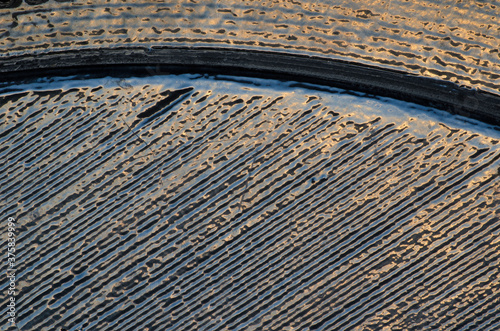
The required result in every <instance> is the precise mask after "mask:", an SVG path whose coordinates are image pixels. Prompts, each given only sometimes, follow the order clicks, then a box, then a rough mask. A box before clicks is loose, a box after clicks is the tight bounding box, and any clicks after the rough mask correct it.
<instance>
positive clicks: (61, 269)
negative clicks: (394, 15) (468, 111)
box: [0, 75, 500, 330]
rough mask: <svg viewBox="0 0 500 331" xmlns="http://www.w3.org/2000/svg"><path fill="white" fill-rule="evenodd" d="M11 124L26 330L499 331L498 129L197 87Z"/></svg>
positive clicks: (341, 98) (7, 116) (3, 137)
mask: <svg viewBox="0 0 500 331" xmlns="http://www.w3.org/2000/svg"><path fill="white" fill-rule="evenodd" d="M0 121H1V129H0V157H1V159H2V160H3V162H2V163H1V164H0V166H1V172H0V174H1V175H0V181H1V183H2V188H1V190H0V214H1V215H11V214H12V215H15V216H16V218H17V219H18V223H19V227H18V229H17V231H18V232H17V233H18V238H17V242H18V244H17V245H18V247H17V248H18V265H17V268H18V288H19V290H20V293H19V294H18V296H17V300H18V306H17V308H18V312H19V316H18V326H19V327H20V329H21V330H55V329H57V328H58V327H66V328H68V329H71V330H78V329H80V328H83V329H85V330H143V329H148V330H236V329H244V330H262V329H265V330H317V329H324V330H344V329H346V330H347V329H348V330H382V329H383V330H423V329H426V330H436V329H442V330H497V329H498V327H499V323H500V313H499V311H498V300H499V294H500V282H499V279H500V271H499V268H498V265H499V262H500V260H499V259H500V256H499V254H500V222H499V209H500V203H499V201H500V199H499V195H500V181H499V178H500V177H499V171H500V153H499V149H500V136H499V134H498V131H494V130H491V129H489V128H488V127H487V126H485V125H483V124H481V123H476V122H470V123H468V122H464V121H463V120H461V119H460V118H457V117H451V116H449V115H447V114H446V113H442V112H439V111H431V110H428V109H424V108H423V107H420V106H415V105H412V104H408V103H404V102H400V101H394V100H391V99H384V98H374V97H367V96H363V95H361V94H359V93H355V92H350V91H344V90H337V89H329V90H328V89H327V90H320V89H317V88H313V86H306V85H304V84H295V83H279V82H276V81H269V80H258V79H247V78H245V79H234V78H230V77H221V76H219V77H209V76H195V75H180V76H173V75H171V76H159V77H145V78H122V79H115V78H109V77H108V78H102V79H81V80H79V79H64V80H55V81H50V80H40V81H39V82H38V83H34V84H30V85H18V86H10V87H3V88H2V90H1V91H0ZM2 282H3V280H2ZM0 298H1V300H0V304H1V305H2V307H5V306H6V300H7V298H6V297H5V296H4V294H3V293H2V296H1V297H0Z"/></svg>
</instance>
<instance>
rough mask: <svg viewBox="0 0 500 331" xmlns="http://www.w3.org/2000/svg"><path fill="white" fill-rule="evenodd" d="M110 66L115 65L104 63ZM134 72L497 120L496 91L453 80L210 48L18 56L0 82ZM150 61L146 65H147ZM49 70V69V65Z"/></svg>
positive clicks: (4, 67)
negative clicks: (348, 95) (242, 82)
mask: <svg viewBox="0 0 500 331" xmlns="http://www.w3.org/2000/svg"><path fill="white" fill-rule="evenodd" d="M110 66H116V69H112V68H110ZM119 66H125V68H126V69H125V71H127V72H134V73H136V74H138V75H144V74H149V75H151V74H159V73H167V72H210V73H228V72H231V73H232V74H234V75H242V76H254V77H267V78H273V79H281V80H294V81H305V82H310V83H315V84H320V85H327V86H335V87H340V88H344V89H349V90H356V91H360V92H365V93H370V94H373V95H380V96H387V97H391V98H395V99H399V100H404V101H409V102H414V103H417V104H421V105H425V106H430V107H435V108H439V109H443V110H446V111H449V112H450V113H453V114H458V115H463V116H466V117H471V118H474V119H477V120H480V121H483V122H486V123H490V124H494V125H500V96H499V95H495V94H491V93H487V92H484V91H478V90H475V89H471V88H467V87H460V86H457V85H456V84H454V83H451V82H447V81H442V80H438V79H432V78H427V77H422V76H417V75H411V74H408V73H403V72H398V71H395V70H388V69H380V68H376V67H370V66H366V65H360V64H356V63H349V62H345V61H336V60H331V59H326V58H319V57H312V56H299V55H292V54H285V53H276V52H262V51H261V52H258V51H245V50H231V49H210V48H152V49H134V48H132V49H130V48H123V49H99V50H78V51H70V52H63V53H51V54H46V55H44V54H42V55H38V56H36V57H33V56H20V57H15V58H13V59H5V60H3V61H2V62H0V72H1V73H2V74H3V81H8V80H9V79H14V78H16V79H17V78H20V77H23V76H26V77H39V76H44V75H51V74H55V73H61V70H64V72H65V73H66V74H70V73H71V72H73V71H76V72H85V71H87V72H114V73H115V74H116V73H118V72H119V71H120V70H119ZM132 66H133V67H132ZM151 66H152V67H151ZM51 69H52V70H51Z"/></svg>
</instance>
